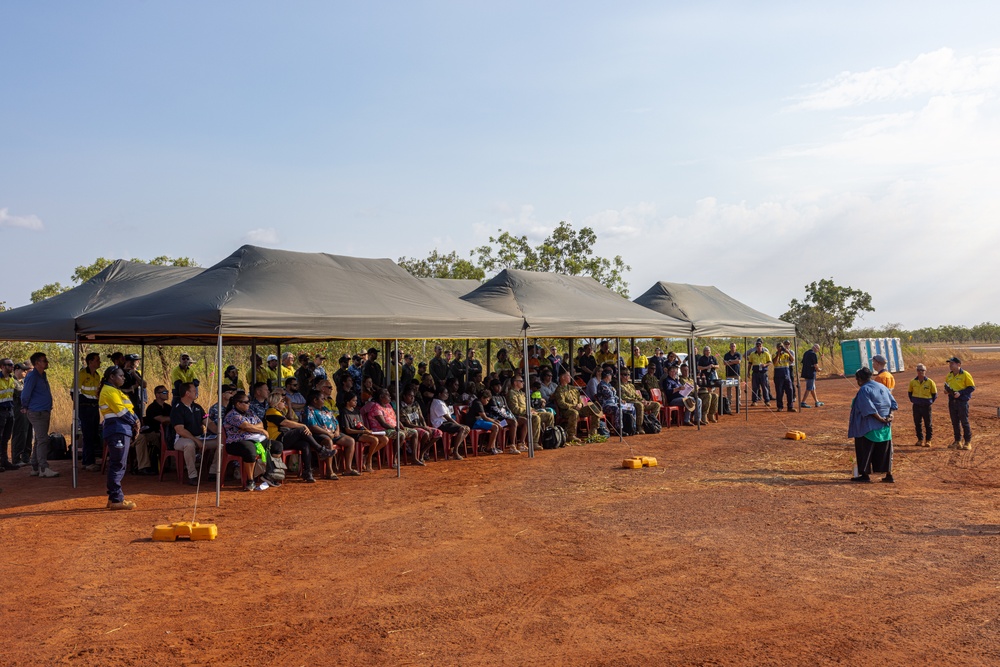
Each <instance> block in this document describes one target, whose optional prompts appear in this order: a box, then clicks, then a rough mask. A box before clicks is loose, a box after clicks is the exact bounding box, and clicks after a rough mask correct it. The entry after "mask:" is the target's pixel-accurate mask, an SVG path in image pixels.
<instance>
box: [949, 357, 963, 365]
mask: <svg viewBox="0 0 1000 667" xmlns="http://www.w3.org/2000/svg"><path fill="white" fill-rule="evenodd" d="M945 361H946V362H948V363H951V362H953V361H954V362H955V363H956V364H960V363H962V360H961V359H959V358H958V357H952V358H951V359H945Z"/></svg>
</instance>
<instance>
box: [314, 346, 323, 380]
mask: <svg viewBox="0 0 1000 667" xmlns="http://www.w3.org/2000/svg"><path fill="white" fill-rule="evenodd" d="M313 363H315V364H316V369H315V370H313V375H315V376H316V377H318V378H321V379H323V380H325V379H326V368H324V367H323V364H325V363H326V355H325V354H323V353H322V352H317V353H316V354H315V356H313Z"/></svg>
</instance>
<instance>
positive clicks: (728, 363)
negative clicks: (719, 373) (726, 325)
mask: <svg viewBox="0 0 1000 667" xmlns="http://www.w3.org/2000/svg"><path fill="white" fill-rule="evenodd" d="M742 361H743V355H742V354H740V353H739V351H738V350H737V349H736V343H730V344H729V352H726V353H725V354H724V355H722V363H723V365H724V366H725V367H726V379H727V380H730V379H734V378H735V379H736V380H739V379H740V362H742ZM739 393H740V390H739V385H737V386H736V395H737V397H738V396H739ZM726 400H727V401H729V402H730V405H732V400H733V388H732V387H731V386H729V385H726ZM739 407H740V406H739V402H738V401H737V405H736V409H737V410H738V409H739Z"/></svg>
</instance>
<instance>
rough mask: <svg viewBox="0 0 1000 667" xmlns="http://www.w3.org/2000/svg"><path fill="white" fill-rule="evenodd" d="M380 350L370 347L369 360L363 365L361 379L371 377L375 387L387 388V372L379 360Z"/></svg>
mask: <svg viewBox="0 0 1000 667" xmlns="http://www.w3.org/2000/svg"><path fill="white" fill-rule="evenodd" d="M376 359H378V350H376V349H375V348H374V347H371V348H368V361H366V362H365V365H364V366H362V367H361V379H364V378H371V379H372V385H373V387H374V388H375V389H376V390H377V389H384V388H385V373H384V372H382V366H380V365H379V363H378V361H376Z"/></svg>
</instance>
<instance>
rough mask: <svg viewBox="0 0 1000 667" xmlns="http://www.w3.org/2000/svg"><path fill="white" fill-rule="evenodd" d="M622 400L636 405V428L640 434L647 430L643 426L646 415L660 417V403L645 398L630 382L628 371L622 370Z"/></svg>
mask: <svg viewBox="0 0 1000 667" xmlns="http://www.w3.org/2000/svg"><path fill="white" fill-rule="evenodd" d="M654 377H655V376H654ZM622 401H623V402H624V403H631V404H632V406H634V407H635V428H636V433H638V434H639V435H642V434H643V433H645V432H646V431H645V430H643V428H642V420H643V418H644V417H645V416H646V415H653V416H654V417H656V418H657V419H659V418H660V404H659V403H657V402H656V401H647V400H645V399H643V397H642V395H641V394H640V393H639V391H638V390H637V389H636V388H635V385H634V384H632V383H631V382H629V377H628V371H622Z"/></svg>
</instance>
